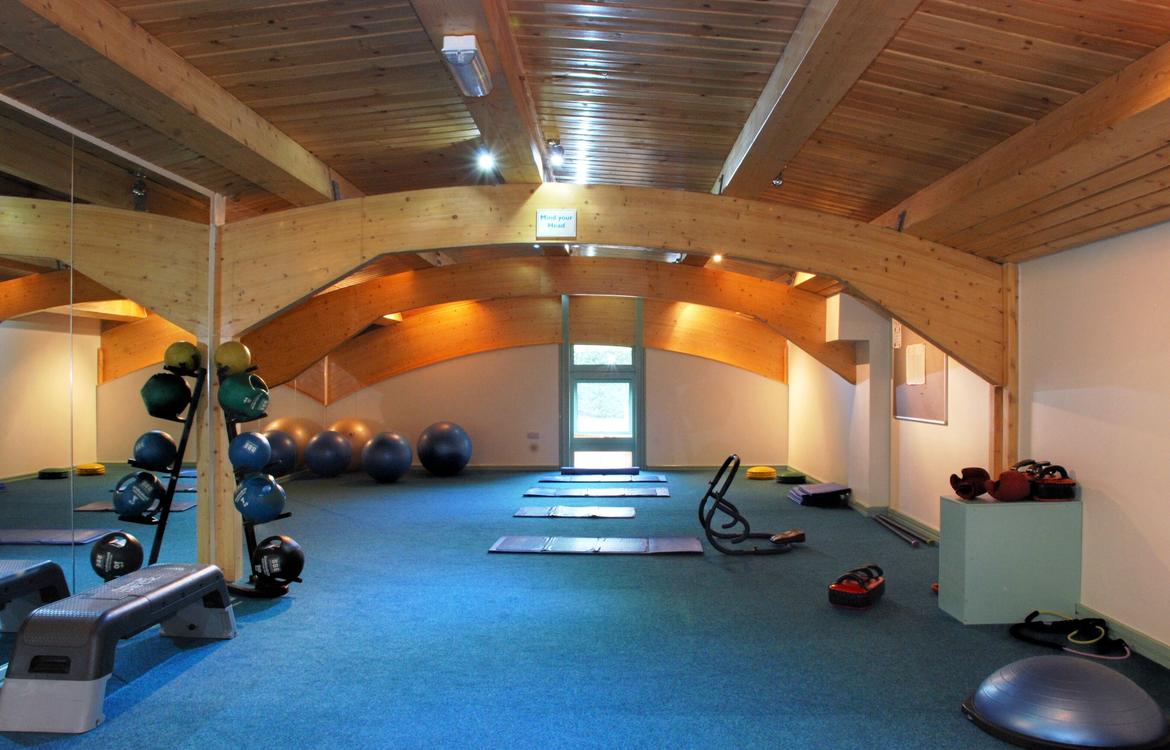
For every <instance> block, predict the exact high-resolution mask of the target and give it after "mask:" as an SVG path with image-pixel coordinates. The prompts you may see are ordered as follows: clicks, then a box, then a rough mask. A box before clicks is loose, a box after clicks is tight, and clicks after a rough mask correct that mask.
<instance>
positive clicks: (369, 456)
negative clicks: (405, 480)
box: [362, 432, 414, 482]
mask: <svg viewBox="0 0 1170 750" xmlns="http://www.w3.org/2000/svg"><path fill="white" fill-rule="evenodd" d="M412 458H414V451H412V450H411V449H410V443H409V442H408V441H407V439H406V438H404V437H402V436H401V435H399V434H398V433H397V432H383V433H380V434H378V435H375V436H374V437H373V438H371V439H370V442H368V443H366V447H365V448H363V449H362V468H363V469H365V470H366V473H367V474H369V475H370V476H371V477H373V478H374V480H375V481H377V482H395V481H398V480H399V479H401V478H402V477H404V476H406V473H407V472H409V471H410V461H411V459H412Z"/></svg>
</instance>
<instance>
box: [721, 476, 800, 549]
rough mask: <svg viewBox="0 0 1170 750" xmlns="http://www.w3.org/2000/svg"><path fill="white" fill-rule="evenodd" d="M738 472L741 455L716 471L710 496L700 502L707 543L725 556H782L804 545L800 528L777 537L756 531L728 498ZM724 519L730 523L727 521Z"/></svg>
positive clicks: (783, 532) (778, 534)
mask: <svg viewBox="0 0 1170 750" xmlns="http://www.w3.org/2000/svg"><path fill="white" fill-rule="evenodd" d="M738 471H739V456H737V455H736V454H734V453H732V454H731V455H730V456H728V457H727V459H726V460H725V461H724V462H723V465H722V466H720V467H719V470H718V471H716V472H715V476H714V477H713V478H712V479H711V481H710V483H709V484H708V485H707V492H706V494H704V495H703V499H702V500H700V501H699V523H700V524H702V526H703V531H705V532H707V541H709V542H711V546H712V547H714V548H715V549H717V550H719V551H720V552H722V553H723V554H725V555H778V554H781V553H783V552H788V551H789V550H791V549H792V545H793V544H797V543H799V542H803V541H804V532H803V531H801V530H800V529H789V530H787V531H781V532H779V533H776V534H768V533H765V532H760V531H752V527H751V525H750V524H749V523H748V520H747V519H746V518H744V517H743V514H742V513H740V512H739V508H737V507H735V505H734V503H732V502H731V501H730V500H728V499H727V490H728V489H729V488H730V487H731V483H732V481H734V479H735V475H736V473H737V472H738ZM708 501H710V504H709V505H708ZM716 514H718V516H717V515H716ZM724 518H727V519H730V520H727V521H724ZM716 523H719V528H718V529H716V528H714V525H715V524H716ZM754 540H760V541H764V540H766V541H767V542H768V543H769V544H768V546H759V545H757V544H755V543H753V542H754Z"/></svg>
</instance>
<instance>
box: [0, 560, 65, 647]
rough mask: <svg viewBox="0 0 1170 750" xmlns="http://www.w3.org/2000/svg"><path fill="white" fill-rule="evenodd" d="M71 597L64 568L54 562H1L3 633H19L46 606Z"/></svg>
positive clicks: (0, 611) (0, 582)
mask: <svg viewBox="0 0 1170 750" xmlns="http://www.w3.org/2000/svg"><path fill="white" fill-rule="evenodd" d="M67 596H69V584H68V583H67V582H66V581H65V572H64V571H63V570H61V566H60V565H58V564H57V563H55V562H52V561H50V560H0V631H2V632H5V633H15V632H16V630H17V628H19V627H20V625H21V623H23V622H24V618H26V617H28V614H29V613H30V612H32V611H33V610H34V609H36V608H37V607H39V606H41V605H42V604H48V603H49V602H55V601H57V600H58V599H64V598H65V597H67Z"/></svg>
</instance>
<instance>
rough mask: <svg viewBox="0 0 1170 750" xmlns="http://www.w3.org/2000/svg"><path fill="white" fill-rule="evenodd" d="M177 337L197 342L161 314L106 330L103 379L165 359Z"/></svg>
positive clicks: (102, 359)
mask: <svg viewBox="0 0 1170 750" xmlns="http://www.w3.org/2000/svg"><path fill="white" fill-rule="evenodd" d="M176 341H189V342H191V343H192V344H194V343H195V337H194V336H193V335H191V333H190V332H189V331H185V330H183V329H182V328H180V327H179V326H177V325H175V324H174V323H171V322H170V321H168V320H167V319H166V318H163V317H160V316H158V315H148V316H147V317H145V318H143V319H142V320H138V321H134V322H133V323H125V324H123V325H120V326H116V327H114V328H111V329H109V330H108V331H103V332H102V347H101V360H100V361H101V372H100V373H99V377H100V382H102V383H105V382H107V381H110V380H113V379H114V378H120V377H122V376H123V375H129V374H130V373H132V372H134V371H136V370H141V369H142V368H143V367H150V366H151V365H155V364H158V363H159V362H162V359H163V353H164V352H166V350H167V347H168V346H170V345H171V344H172V343H174V342H176Z"/></svg>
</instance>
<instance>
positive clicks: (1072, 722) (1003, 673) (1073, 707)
mask: <svg viewBox="0 0 1170 750" xmlns="http://www.w3.org/2000/svg"><path fill="white" fill-rule="evenodd" d="M963 712H964V713H966V714H967V716H968V718H970V719H971V720H972V721H973V722H975V724H976V725H978V726H979V728H980V729H983V730H984V731H985V732H987V733H989V734H992V735H995V736H996V737H999V738H1000V739H1003V740H1007V741H1008V742H1010V743H1012V744H1013V745H1021V746H1023V747H1063V748H1070V747H1096V748H1101V747H1112V748H1126V747H1133V748H1138V747H1141V748H1147V747H1162V746H1163V743H1165V742H1166V741H1167V740H1168V739H1170V726H1168V725H1167V723H1166V716H1165V714H1163V713H1162V709H1160V708H1159V707H1158V704H1157V703H1155V702H1154V700H1153V698H1151V697H1150V696H1149V694H1148V693H1146V691H1144V690H1142V689H1141V688H1140V687H1138V686H1137V684H1135V683H1134V682H1133V681H1131V680H1130V679H1129V678H1128V677H1126V676H1124V675H1123V674H1121V673H1120V672H1117V671H1114V670H1113V669H1110V668H1109V667H1106V666H1105V665H1103V664H1098V663H1096V662H1091V661H1087V660H1085V659H1078V658H1076V657H1073V656H1033V657H1030V658H1027V659H1021V660H1019V661H1014V662H1012V663H1011V664H1008V665H1007V666H1005V667H1001V668H1000V669H998V670H996V671H995V672H993V673H992V674H991V676H989V677H988V678H987V679H986V680H984V681H983V682H982V683H981V684H980V685H979V688H978V689H977V690H976V691H975V694H974V695H972V696H971V697H970V698H968V699H967V701H966V702H965V703H963Z"/></svg>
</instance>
